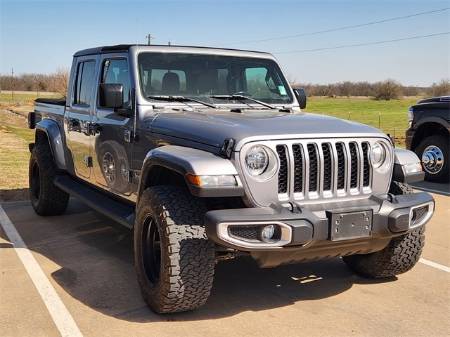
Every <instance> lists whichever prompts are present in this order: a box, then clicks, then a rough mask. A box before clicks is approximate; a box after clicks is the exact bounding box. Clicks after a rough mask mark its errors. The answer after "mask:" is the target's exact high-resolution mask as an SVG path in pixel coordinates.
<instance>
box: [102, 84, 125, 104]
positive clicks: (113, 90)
mask: <svg viewBox="0 0 450 337" xmlns="http://www.w3.org/2000/svg"><path fill="white" fill-rule="evenodd" d="M99 94H100V106H101V107H102V108H111V109H120V108H122V106H123V85H122V84H116V83H101V84H100V88H99Z"/></svg>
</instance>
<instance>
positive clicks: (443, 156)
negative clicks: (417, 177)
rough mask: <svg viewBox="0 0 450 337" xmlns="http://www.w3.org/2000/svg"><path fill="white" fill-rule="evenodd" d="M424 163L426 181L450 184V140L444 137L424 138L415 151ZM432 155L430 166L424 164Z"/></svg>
mask: <svg viewBox="0 0 450 337" xmlns="http://www.w3.org/2000/svg"><path fill="white" fill-rule="evenodd" d="M414 151H415V152H416V154H417V156H418V157H419V159H420V160H421V162H422V166H423V169H424V171H425V180H428V181H436V182H448V181H449V178H450V165H449V160H450V158H449V138H448V137H445V136H443V135H434V136H429V137H426V138H424V139H423V140H422V141H421V142H420V144H419V145H418V146H417V147H416V148H415V150H414ZM426 153H430V158H433V160H432V161H430V162H429V163H428V164H426V163H425V162H424V158H425V157H427V156H426Z"/></svg>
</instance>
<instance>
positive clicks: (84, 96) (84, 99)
mask: <svg viewBox="0 0 450 337" xmlns="http://www.w3.org/2000/svg"><path fill="white" fill-rule="evenodd" d="M96 62H97V61H96V56H92V57H89V56H87V57H83V58H78V59H77V64H76V71H75V72H74V74H73V75H74V76H75V80H74V82H73V88H72V95H71V96H72V97H71V98H70V104H69V106H68V107H67V110H68V111H67V115H66V121H65V123H66V127H67V144H68V147H69V150H70V152H71V154H72V160H73V164H74V168H75V173H76V175H77V176H78V177H79V178H82V179H84V180H89V179H90V176H91V170H92V165H93V162H92V137H91V129H92V128H91V126H92V117H93V111H94V106H95V104H94V96H95V83H96V77H97V76H96V72H97V67H96Z"/></svg>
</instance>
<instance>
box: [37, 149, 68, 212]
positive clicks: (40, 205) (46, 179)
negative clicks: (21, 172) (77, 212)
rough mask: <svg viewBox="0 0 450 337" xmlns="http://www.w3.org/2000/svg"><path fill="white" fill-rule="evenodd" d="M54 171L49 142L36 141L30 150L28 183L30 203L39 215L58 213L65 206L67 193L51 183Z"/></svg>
mask: <svg viewBox="0 0 450 337" xmlns="http://www.w3.org/2000/svg"><path fill="white" fill-rule="evenodd" d="M56 173H57V168H56V166H55V163H54V161H53V157H52V153H51V150H50V146H49V144H48V143H47V142H42V141H41V142H39V143H37V144H36V145H35V147H34V148H33V151H32V152H31V158H30V165H29V184H30V200H31V205H32V206H33V208H34V210H35V212H36V213H37V214H39V215H59V214H62V213H64V211H65V210H66V208H67V204H68V203H69V194H67V193H66V192H64V191H62V190H61V189H59V188H58V187H56V186H55V184H53V179H54V178H55V176H56Z"/></svg>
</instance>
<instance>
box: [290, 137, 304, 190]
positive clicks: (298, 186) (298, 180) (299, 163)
mask: <svg viewBox="0 0 450 337" xmlns="http://www.w3.org/2000/svg"><path fill="white" fill-rule="evenodd" d="M292 151H293V152H294V192H295V193H300V192H302V191H303V153H302V151H303V150H302V148H301V146H300V145H299V144H295V145H293V146H292Z"/></svg>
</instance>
